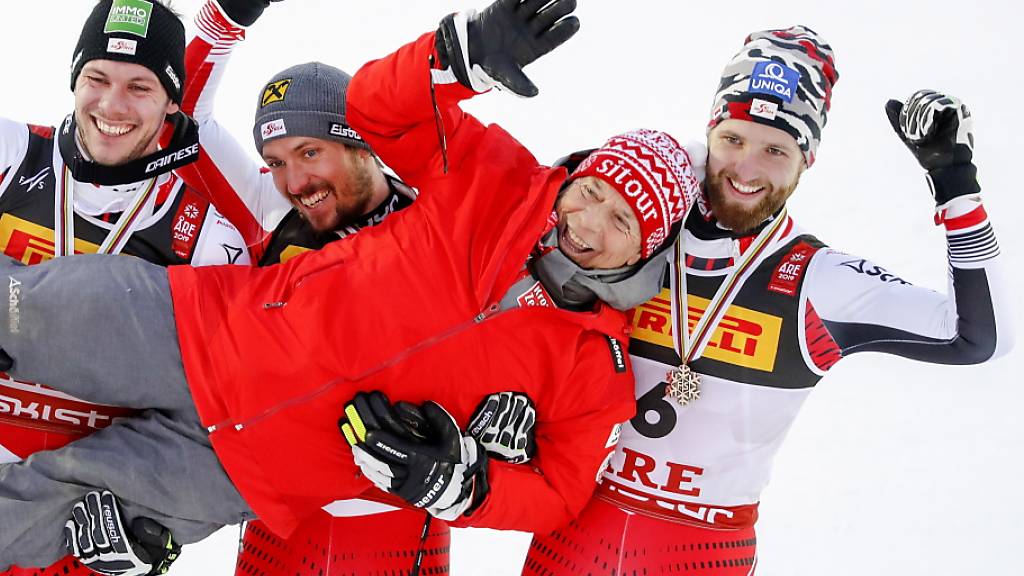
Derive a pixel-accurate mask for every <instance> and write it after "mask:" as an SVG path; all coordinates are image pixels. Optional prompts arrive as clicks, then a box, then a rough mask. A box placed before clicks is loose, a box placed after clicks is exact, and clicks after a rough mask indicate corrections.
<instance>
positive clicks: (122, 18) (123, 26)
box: [103, 0, 153, 38]
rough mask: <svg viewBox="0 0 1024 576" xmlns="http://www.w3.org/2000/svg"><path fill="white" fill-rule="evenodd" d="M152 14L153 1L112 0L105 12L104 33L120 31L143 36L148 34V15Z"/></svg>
mask: <svg viewBox="0 0 1024 576" xmlns="http://www.w3.org/2000/svg"><path fill="white" fill-rule="evenodd" d="M152 14H153V3H152V2H147V1H146V0H114V2H113V4H112V5H111V6H110V13H109V14H107V23H106V25H104V26H103V33H104V34H113V33H115V32H121V33H124V34H134V35H136V36H141V37H143V38H145V37H146V35H147V34H149V17H150V15H152Z"/></svg>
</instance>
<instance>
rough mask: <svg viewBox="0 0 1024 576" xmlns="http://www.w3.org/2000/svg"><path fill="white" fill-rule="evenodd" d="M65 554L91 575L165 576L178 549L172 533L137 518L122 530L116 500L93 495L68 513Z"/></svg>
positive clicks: (98, 493)
mask: <svg viewBox="0 0 1024 576" xmlns="http://www.w3.org/2000/svg"><path fill="white" fill-rule="evenodd" d="M64 546H65V547H66V548H67V550H68V553H69V554H71V555H73V556H75V557H77V558H78V560H79V561H80V562H81V563H82V564H84V565H85V566H86V567H87V568H89V569H90V570H92V571H93V572H97V573H99V574H106V575H109V576H150V575H153V574H166V573H167V570H168V569H169V568H170V566H171V563H173V562H174V561H175V560H177V559H178V555H179V554H180V553H181V546H180V545H178V544H177V543H176V542H175V541H174V539H173V538H172V537H171V533H170V531H169V530H167V528H164V527H163V526H161V525H160V524H158V523H157V522H156V521H154V520H151V519H149V518H136V519H135V520H134V521H133V522H132V530H131V532H129V531H128V530H126V529H125V526H124V522H122V520H121V510H120V507H119V506H118V504H117V498H116V497H115V496H114V495H113V494H111V493H110V492H108V491H106V490H104V491H103V492H99V491H94V492H89V493H88V494H86V495H85V498H84V499H83V500H82V501H81V502H78V503H77V504H75V506H74V507H73V508H72V509H71V519H70V520H68V521H67V523H66V524H65V525H64Z"/></svg>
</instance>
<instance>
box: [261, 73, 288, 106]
mask: <svg viewBox="0 0 1024 576" xmlns="http://www.w3.org/2000/svg"><path fill="white" fill-rule="evenodd" d="M291 85H292V79H291V78H285V79H284V80H278V81H277V82H271V83H270V84H267V87H266V88H264V89H263V98H262V99H261V100H260V108H263V107H264V106H269V105H271V104H273V103H274V102H280V101H282V100H284V96H285V94H287V93H288V87H289V86H291Z"/></svg>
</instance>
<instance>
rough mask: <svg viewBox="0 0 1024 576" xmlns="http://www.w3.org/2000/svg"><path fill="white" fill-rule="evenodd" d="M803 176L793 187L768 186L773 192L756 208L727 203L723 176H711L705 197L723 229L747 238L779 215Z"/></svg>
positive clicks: (793, 183)
mask: <svg viewBox="0 0 1024 576" xmlns="http://www.w3.org/2000/svg"><path fill="white" fill-rule="evenodd" d="M802 172H803V171H800V172H797V175H796V177H795V178H794V179H793V182H792V184H790V185H789V186H785V187H783V188H776V187H774V186H772V185H770V184H769V185H767V186H769V187H770V189H769V190H768V191H767V193H765V195H764V197H762V198H761V199H760V200H759V201H758V202H757V204H756V205H755V206H754V207H753V208H744V207H740V206H738V205H737V203H735V202H730V201H728V200H726V199H725V195H724V194H723V193H722V181H723V180H724V176H723V174H722V172H719V173H718V174H713V175H712V174H709V175H708V176H707V178H706V179H705V180H704V193H705V195H706V196H707V199H708V204H709V205H710V207H711V214H712V215H714V217H715V219H716V220H718V223H719V225H721V226H722V227H723V228H728V229H729V230H732V231H733V232H736V233H737V234H745V233H747V232H750V231H751V230H754V229H755V228H757V227H758V226H760V225H761V223H762V222H764V221H765V220H767V219H768V217H769V216H771V215H772V214H775V213H776V212H778V211H779V210H780V209H781V208H782V207H783V206H784V205H785V204H786V200H788V199H789V197H790V196H792V195H793V192H794V191H795V190H796V186H797V184H799V183H800V174H801V173H802Z"/></svg>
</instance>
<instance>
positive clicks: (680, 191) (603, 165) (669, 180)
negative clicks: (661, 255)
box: [569, 129, 704, 258]
mask: <svg viewBox="0 0 1024 576" xmlns="http://www.w3.org/2000/svg"><path fill="white" fill-rule="evenodd" d="M703 162H704V158H691V157H690V155H689V153H688V152H687V151H686V150H685V149H684V148H683V147H682V146H680V145H679V143H678V142H676V140H675V139H674V138H672V137H671V136H669V135H668V134H666V133H664V132H659V131H657V130H645V129H641V130H634V131H632V132H626V133H625V134H620V135H618V136H613V137H611V138H610V139H609V140H608V141H607V142H605V143H604V145H603V146H601V147H600V148H598V149H597V150H595V151H594V152H593V153H591V154H590V156H587V158H586V159H584V160H583V162H581V163H580V165H579V167H578V168H577V169H576V171H575V172H573V173H572V175H571V176H570V177H569V179H570V180H575V179H576V178H581V177H584V176H593V177H595V178H600V179H601V180H603V181H605V182H606V183H608V184H609V185H611V187H612V188H615V190H617V191H618V192H619V194H621V195H622V197H623V198H624V199H625V200H626V202H627V203H628V204H629V205H630V207H631V208H632V209H633V214H634V215H635V216H636V219H637V221H638V222H639V223H640V252H641V256H642V257H643V258H649V257H650V256H651V255H652V254H654V252H655V251H656V250H657V249H658V248H659V247H660V246H661V245H662V243H664V241H665V239H667V238H668V235H669V232H670V231H671V230H672V226H673V225H674V224H675V223H676V222H679V221H680V220H682V218H683V215H684V214H686V211H687V210H688V209H689V208H690V206H692V205H693V203H694V202H695V201H696V198H697V196H698V195H699V194H700V175H699V173H698V172H699V167H700V166H703ZM695 163H696V164H695Z"/></svg>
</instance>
